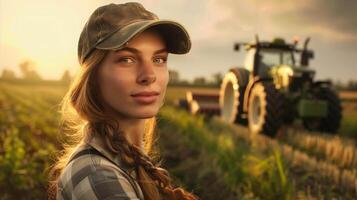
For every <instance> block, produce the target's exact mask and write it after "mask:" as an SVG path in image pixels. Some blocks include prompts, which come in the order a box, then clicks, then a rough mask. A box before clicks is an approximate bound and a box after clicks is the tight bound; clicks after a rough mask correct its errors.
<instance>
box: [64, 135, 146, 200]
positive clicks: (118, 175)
mask: <svg viewBox="0 0 357 200" xmlns="http://www.w3.org/2000/svg"><path fill="white" fill-rule="evenodd" d="M103 147H104V143H103V140H102V139H101V138H98V137H94V138H92V140H91V141H90V142H89V143H88V144H83V145H82V146H80V147H79V148H78V149H77V150H76V151H75V152H74V154H72V156H71V158H73V157H74V156H75V154H76V153H78V152H79V151H81V150H83V149H90V148H95V149H96V150H97V151H99V152H100V153H101V154H102V155H104V157H103V156H102V155H96V154H85V155H82V156H79V157H77V158H75V159H74V160H72V161H71V162H70V163H69V164H68V165H67V166H66V167H65V168H64V169H63V171H62V173H61V175H60V177H59V181H58V191H57V199H59V200H70V199H71V200H92V199H93V200H96V199H100V200H101V199H105V200H144V195H143V193H142V190H141V188H140V186H139V184H138V182H137V181H136V180H135V179H136V176H137V174H136V171H135V170H133V168H129V167H128V166H126V165H124V163H122V162H121V161H120V159H119V157H118V155H114V154H113V153H112V152H110V151H108V150H106V149H105V148H103Z"/></svg>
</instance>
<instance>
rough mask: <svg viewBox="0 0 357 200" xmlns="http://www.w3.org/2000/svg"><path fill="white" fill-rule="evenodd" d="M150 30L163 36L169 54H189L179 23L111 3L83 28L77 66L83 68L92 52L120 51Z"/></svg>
mask: <svg viewBox="0 0 357 200" xmlns="http://www.w3.org/2000/svg"><path fill="white" fill-rule="evenodd" d="M150 27H155V29H157V30H158V31H159V32H160V34H161V35H162V36H163V38H164V40H165V42H166V45H167V49H168V52H169V53H174V54H185V53H187V52H189V50H190V48H191V41H190V37H189V35H188V33H187V31H186V30H185V28H184V27H183V26H182V25H181V24H179V23H178V22H175V21H172V20H162V19H159V18H158V17H157V16H156V15H155V14H154V13H152V12H150V11H148V10H146V9H145V8H144V7H143V6H142V5H141V4H140V3H136V2H128V3H124V4H114V3H111V4H108V5H105V6H101V7H99V8H97V9H96V10H95V11H94V12H93V14H92V15H91V16H90V18H89V19H88V21H87V23H86V24H85V26H84V28H83V30H82V33H81V35H80V38H79V42H78V60H79V63H80V64H82V63H83V62H84V60H85V59H86V58H87V57H88V56H89V54H90V53H91V52H93V50H94V49H95V48H97V49H106V50H109V49H120V48H122V47H123V46H124V45H125V44H126V43H127V42H128V41H129V40H130V39H132V38H133V37H134V36H136V35H138V34H139V33H141V32H142V31H144V30H146V29H148V28H150Z"/></svg>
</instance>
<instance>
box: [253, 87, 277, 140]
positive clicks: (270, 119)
mask: <svg viewBox="0 0 357 200" xmlns="http://www.w3.org/2000/svg"><path fill="white" fill-rule="evenodd" d="M283 105H284V99H283V95H282V94H281V93H280V92H279V91H278V90H277V89H275V86H274V84H273V83H270V82H258V83H256V84H255V85H254V86H253V88H252V91H251V94H250V96H249V104H248V126H249V131H250V132H251V133H252V134H257V133H261V132H263V133H264V134H266V135H268V136H271V137H274V136H275V135H276V133H277V131H278V129H279V128H280V126H281V125H282V122H283V119H282V118H283Z"/></svg>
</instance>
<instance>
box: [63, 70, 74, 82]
mask: <svg viewBox="0 0 357 200" xmlns="http://www.w3.org/2000/svg"><path fill="white" fill-rule="evenodd" d="M71 80H72V77H71V73H70V72H69V70H68V69H67V70H65V71H64V72H63V75H62V78H61V81H62V82H65V83H70V82H71Z"/></svg>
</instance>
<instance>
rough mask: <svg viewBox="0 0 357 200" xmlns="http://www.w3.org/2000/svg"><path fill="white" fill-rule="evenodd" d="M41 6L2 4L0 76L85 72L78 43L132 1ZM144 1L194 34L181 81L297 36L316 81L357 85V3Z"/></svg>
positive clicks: (174, 59) (174, 61) (174, 66)
mask: <svg viewBox="0 0 357 200" xmlns="http://www.w3.org/2000/svg"><path fill="white" fill-rule="evenodd" d="M37 2H38V3H36V4H34V3H31V2H28V1H24V0H17V1H10V0H6V1H5V0H0V55H1V59H0V70H3V69H10V70H13V71H14V72H15V73H16V74H17V75H19V74H20V73H19V72H20V71H19V67H18V65H19V64H20V63H21V62H23V61H25V60H30V61H32V62H34V65H35V67H36V71H37V72H38V73H39V74H40V76H41V77H42V78H43V79H46V80H56V79H60V78H61V76H62V75H63V73H64V71H65V70H67V69H68V70H70V72H71V75H73V74H75V73H76V72H77V70H78V69H79V64H78V62H77V42H78V39H79V34H80V32H81V30H82V28H83V26H84V24H85V22H86V20H87V19H88V18H89V16H90V14H91V13H92V12H93V11H94V10H95V9H96V8H97V7H99V6H102V5H105V4H108V3H112V2H114V3H123V2H127V1H100V2H98V1H94V0H91V1H84V0H81V1H75V2H73V1H72V2H71V1H61V2H62V3H58V2H56V1H44V0H42V1H37ZM138 2H140V3H142V4H143V6H144V7H145V8H146V9H148V10H150V11H153V12H154V13H156V14H157V15H158V16H159V18H161V19H172V20H175V21H178V22H180V23H181V24H183V25H184V26H185V28H186V29H187V30H188V32H189V34H190V36H191V40H192V49H191V51H190V52H189V53H188V54H185V55H174V54H170V56H169V64H168V66H169V69H170V70H175V71H177V72H178V73H179V74H180V79H185V80H189V81H192V80H193V79H194V78H196V77H202V76H203V77H205V78H206V79H209V78H211V75H212V74H214V73H218V72H220V73H222V74H223V75H224V74H225V73H226V72H228V70H229V68H230V67H231V66H237V65H242V63H243V55H244V54H243V53H242V52H238V53H237V52H234V51H233V44H234V43H235V42H238V41H239V42H246V41H252V39H253V38H254V35H255V34H258V35H259V37H260V38H261V40H272V39H273V38H275V37H282V38H284V39H285V40H286V41H292V40H293V38H294V37H298V38H300V46H301V43H302V42H303V40H304V39H305V38H307V37H311V41H310V46H309V47H310V49H312V50H314V52H315V58H314V59H313V60H311V64H310V66H311V68H313V69H315V70H316V78H317V79H331V80H333V81H341V82H348V81H350V80H356V79H355V78H354V77H355V74H357V66H356V65H357V64H356V63H357V58H356V55H357V28H356V27H357V16H356V15H357V14H356V13H355V12H353V10H354V9H356V8H357V2H355V1H349V2H340V1H338V0H334V1H331V2H328V3H326V2H324V1H322V0H316V1H313V2H310V1H307V0H304V1H302V2H300V3H299V4H296V3H294V2H278V1H277V0H269V1H250V2H244V1H234V2H233V1H228V0H223V1H218V0H210V1H203V0H200V1H195V2H190V1H188V0H183V1H170V2H165V1H162V0H160V1H155V0H142V1H138ZM19 4H21V7H20V6H18V5H19ZM63 11H65V12H63ZM64 13H65V14H64ZM337 13H338V15H337ZM64 30H66V31H64ZM59 33H60V34H59ZM202 33H204V34H202Z"/></svg>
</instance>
